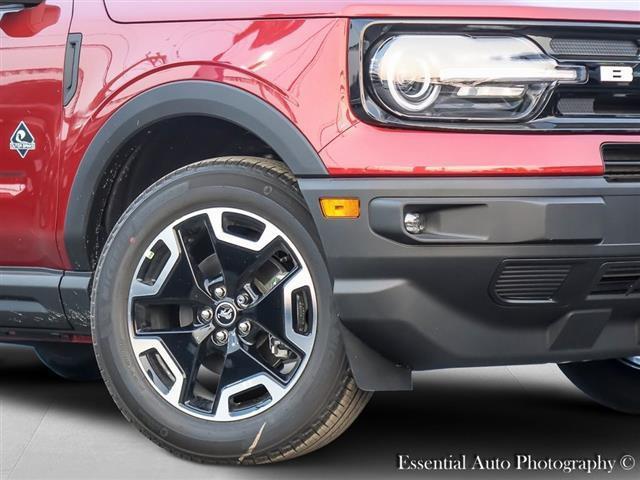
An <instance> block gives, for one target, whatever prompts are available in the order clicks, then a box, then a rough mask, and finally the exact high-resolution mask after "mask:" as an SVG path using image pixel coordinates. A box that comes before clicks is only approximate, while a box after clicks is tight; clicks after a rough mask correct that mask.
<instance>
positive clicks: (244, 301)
mask: <svg viewBox="0 0 640 480" xmlns="http://www.w3.org/2000/svg"><path fill="white" fill-rule="evenodd" d="M250 301H251V298H250V297H249V295H247V294H246V293H241V294H240V295H238V296H237V297H236V303H237V304H238V306H239V307H240V308H244V307H246V306H247V305H249V302H250Z"/></svg>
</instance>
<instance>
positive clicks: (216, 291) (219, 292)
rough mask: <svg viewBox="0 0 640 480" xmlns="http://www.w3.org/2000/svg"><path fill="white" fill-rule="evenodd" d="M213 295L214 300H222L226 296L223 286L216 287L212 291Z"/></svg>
mask: <svg viewBox="0 0 640 480" xmlns="http://www.w3.org/2000/svg"><path fill="white" fill-rule="evenodd" d="M213 294H214V295H215V297H216V298H218V299H220V298H224V296H225V295H226V294H227V289H226V288H224V287H223V286H220V287H216V288H215V289H214V290H213Z"/></svg>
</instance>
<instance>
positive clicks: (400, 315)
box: [300, 177, 640, 369]
mask: <svg viewBox="0 0 640 480" xmlns="http://www.w3.org/2000/svg"><path fill="white" fill-rule="evenodd" d="M300 187H301V189H302V191H303V194H304V196H305V199H306V200H307V203H308V205H309V207H310V209H311V212H312V214H313V216H314V219H315V222H316V225H317V228H318V231H319V233H320V237H321V240H322V242H323V246H324V252H325V255H326V257H327V262H328V265H329V269H330V272H331V274H332V276H333V278H334V293H335V297H334V298H335V302H336V307H337V310H338V312H339V315H340V317H341V319H342V321H343V323H344V325H345V326H346V327H347V328H348V329H349V330H350V331H351V332H353V334H354V335H356V336H357V337H358V338H359V339H361V340H362V341H363V342H364V343H365V344H367V345H368V346H369V347H371V348H373V349H374V350H375V351H377V352H378V353H380V354H381V355H383V356H384V357H386V358H387V359H388V360H389V361H390V362H391V363H393V364H403V365H409V366H410V367H411V368H413V369H432V368H446V367H462V366H480V365H498V364H525V363H542V362H564V361H579V360H589V359H597V358H618V357H625V356H632V355H638V354H639V353H640V295H636V294H635V293H633V292H634V291H633V283H634V279H633V277H632V278H630V279H625V282H626V283H624V282H623V283H624V285H625V286H627V287H626V288H627V289H624V288H622V287H620V288H622V290H623V291H622V292H620V291H619V290H620V289H618V290H617V291H615V294H608V293H607V292H606V291H605V292H604V293H602V292H601V291H599V290H598V288H599V287H598V285H599V282H601V279H602V276H603V272H604V271H605V270H606V268H607V265H609V264H611V263H612V262H613V263H619V264H628V265H634V262H637V261H639V260H640V222H639V221H638V219H640V185H638V184H611V183H607V182H606V181H605V180H604V179H603V178H599V177H598V178H596V177H582V178H581V177H571V178H569V177H567V178H562V177H554V178H500V179H497V178H455V179H451V178H449V179H448V178H429V179H366V180H365V179H330V180H329V179H305V180H301V181H300ZM331 196H336V197H344V196H349V197H353V196H357V197H359V198H360V200H361V205H362V214H361V216H360V218H358V219H351V220H348V219H339V220H336V219H333V220H329V219H325V218H324V217H323V216H322V213H321V212H320V209H319V199H320V198H322V197H331ZM416 208H417V209H419V210H420V211H421V212H422V213H426V215H427V225H429V227H428V228H429V230H427V231H426V232H425V233H424V234H422V235H411V234H408V233H407V232H406V231H404V229H403V221H402V219H403V215H404V213H406V212H407V209H416ZM429 222H431V223H429ZM505 265H515V267H511V270H510V271H509V275H506V276H501V272H503V270H504V268H505ZM522 265H525V266H526V265H529V267H526V268H523V267H522ZM540 265H544V266H545V267H544V268H542V267H539V266H540ZM527 275H528V277H527ZM639 279H640V277H639ZM527 282H529V283H527ZM609 287H610V284H606V285H605V287H604V288H609ZM627 290H628V291H627ZM594 292H595V294H594Z"/></svg>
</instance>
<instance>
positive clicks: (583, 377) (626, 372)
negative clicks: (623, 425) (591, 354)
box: [559, 357, 640, 415]
mask: <svg viewBox="0 0 640 480" xmlns="http://www.w3.org/2000/svg"><path fill="white" fill-rule="evenodd" d="M633 358H634V359H635V360H632V359H625V360H617V359H615V360H598V361H593V362H580V363H566V364H561V365H559V367H560V370H562V372H563V373H564V374H565V375H566V377H567V378H568V379H569V380H570V381H571V382H572V383H573V384H574V385H575V386H576V387H578V388H579V389H580V390H582V391H583V392H584V393H585V394H587V395H588V396H589V397H591V398H592V399H593V400H595V401H596V402H598V403H600V404H601V405H604V406H606V407H608V408H611V409H613V410H617V411H619V412H622V413H628V414H633V415H638V414H640V362H638V360H640V357H633Z"/></svg>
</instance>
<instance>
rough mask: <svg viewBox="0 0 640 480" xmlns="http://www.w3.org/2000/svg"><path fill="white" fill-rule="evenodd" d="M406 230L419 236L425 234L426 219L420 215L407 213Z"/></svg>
mask: <svg viewBox="0 0 640 480" xmlns="http://www.w3.org/2000/svg"><path fill="white" fill-rule="evenodd" d="M404 228H405V229H406V230H407V232H409V233H411V234H413V235H418V234H420V233H423V232H424V229H425V225H424V218H423V217H422V215H420V214H419V213H407V214H406V215H405V216H404Z"/></svg>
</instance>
